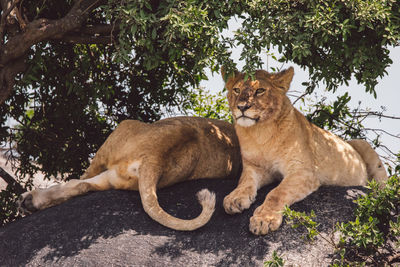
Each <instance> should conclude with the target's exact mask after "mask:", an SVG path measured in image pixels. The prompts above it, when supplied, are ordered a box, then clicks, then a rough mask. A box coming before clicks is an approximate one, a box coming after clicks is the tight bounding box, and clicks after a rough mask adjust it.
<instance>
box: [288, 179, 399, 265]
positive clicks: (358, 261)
mask: <svg viewBox="0 0 400 267" xmlns="http://www.w3.org/2000/svg"><path fill="white" fill-rule="evenodd" d="M368 188H369V192H368V193H367V194H366V195H364V196H361V197H359V198H358V199H357V200H356V201H355V202H356V204H357V208H356V210H355V212H354V215H355V219H354V220H353V221H349V222H347V223H343V222H342V223H337V224H336V228H335V230H334V232H333V233H332V238H331V239H326V238H324V237H323V236H322V235H321V233H320V232H318V230H317V226H318V225H317V223H315V222H314V221H313V220H312V217H314V216H315V215H314V212H313V211H311V214H310V215H306V214H305V213H304V212H296V211H292V210H291V209H289V208H286V209H285V211H284V215H285V216H286V220H287V222H288V223H289V224H291V225H292V227H293V228H297V227H299V226H303V227H305V228H306V229H307V231H308V234H307V237H308V239H310V240H313V239H314V238H315V237H316V236H321V237H322V238H323V239H324V240H325V241H326V242H327V243H328V244H329V245H331V246H332V247H333V248H334V249H335V252H336V255H335V256H334V259H333V260H332V266H355V265H357V266H360V265H361V266H364V265H371V266H386V265H391V264H393V263H394V262H399V261H400V254H398V253H397V254H396V253H395V251H396V248H398V247H399V246H400V217H399V207H400V176H399V175H398V174H397V175H393V176H392V177H390V178H389V179H388V181H387V182H386V185H385V186H384V187H383V188H380V187H379V186H378V184H377V183H376V182H375V181H371V182H370V183H369V185H368ZM337 232H338V233H339V241H338V242H337V243H335V242H334V241H332V240H333V236H334V235H335V233H337Z"/></svg>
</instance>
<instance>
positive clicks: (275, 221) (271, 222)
mask: <svg viewBox="0 0 400 267" xmlns="http://www.w3.org/2000/svg"><path fill="white" fill-rule="evenodd" d="M281 224H282V213H280V212H276V211H270V212H266V213H262V214H256V213H255V214H254V215H253V216H252V217H251V218H250V225H249V229H250V231H251V232H252V233H253V234H255V235H265V234H267V233H268V232H270V231H275V230H277V229H278V228H279V226H280V225H281Z"/></svg>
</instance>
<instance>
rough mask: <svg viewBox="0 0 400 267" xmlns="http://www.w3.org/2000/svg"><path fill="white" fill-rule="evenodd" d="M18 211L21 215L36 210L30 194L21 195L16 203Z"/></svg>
mask: <svg viewBox="0 0 400 267" xmlns="http://www.w3.org/2000/svg"><path fill="white" fill-rule="evenodd" d="M17 204H18V211H19V212H20V213H22V214H31V213H33V212H35V211H37V210H38V208H37V207H36V206H35V205H34V204H33V194H32V193H31V192H25V193H23V194H22V195H21V196H20V197H19V198H18V201H17Z"/></svg>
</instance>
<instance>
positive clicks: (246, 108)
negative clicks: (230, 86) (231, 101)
mask: <svg viewBox="0 0 400 267" xmlns="http://www.w3.org/2000/svg"><path fill="white" fill-rule="evenodd" d="M250 107H251V106H250V105H249V104H248V103H245V104H238V105H237V108H238V109H239V110H240V111H241V112H245V111H246V110H248V109H249V108H250Z"/></svg>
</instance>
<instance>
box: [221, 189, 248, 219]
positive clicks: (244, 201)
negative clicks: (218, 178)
mask: <svg viewBox="0 0 400 267" xmlns="http://www.w3.org/2000/svg"><path fill="white" fill-rule="evenodd" d="M255 198H256V196H255V194H250V195H249V194H248V193H243V192H240V191H239V192H238V191H233V192H232V193H230V194H229V195H227V196H226V197H225V198H224V209H225V212H226V213H228V214H235V213H241V212H242V211H243V210H245V209H248V208H249V207H250V205H251V204H252V203H253V202H254V200H255Z"/></svg>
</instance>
